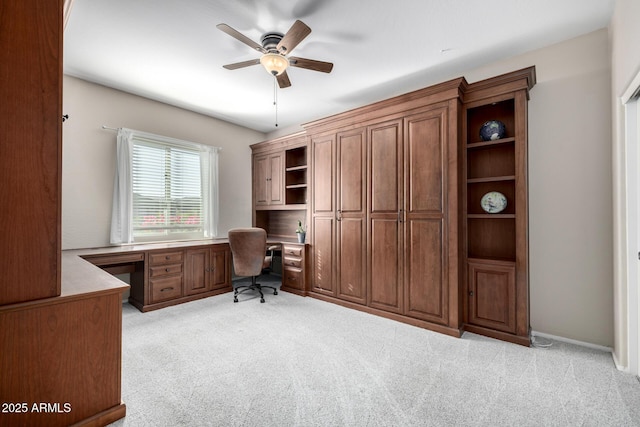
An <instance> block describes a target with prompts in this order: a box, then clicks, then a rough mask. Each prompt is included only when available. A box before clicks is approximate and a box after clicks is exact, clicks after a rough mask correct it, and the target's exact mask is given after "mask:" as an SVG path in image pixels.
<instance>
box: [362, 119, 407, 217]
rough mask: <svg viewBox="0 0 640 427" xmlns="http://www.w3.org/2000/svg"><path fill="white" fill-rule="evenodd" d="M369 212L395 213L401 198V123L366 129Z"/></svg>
mask: <svg viewBox="0 0 640 427" xmlns="http://www.w3.org/2000/svg"><path fill="white" fill-rule="evenodd" d="M369 159H370V160H369V162H370V163H369V164H370V174H369V182H370V183H371V193H370V194H371V210H370V211H371V212H372V213H383V212H389V213H392V214H394V215H395V214H396V213H397V212H398V210H399V209H400V200H402V191H401V189H402V187H401V185H402V173H403V172H402V139H401V136H400V122H398V121H397V122H392V123H390V124H385V125H383V126H380V127H376V128H373V129H371V130H370V131H369Z"/></svg>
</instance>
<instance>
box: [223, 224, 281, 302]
mask: <svg viewBox="0 0 640 427" xmlns="http://www.w3.org/2000/svg"><path fill="white" fill-rule="evenodd" d="M228 235H229V246H230V247H231V255H232V258H233V269H234V270H235V273H236V274H237V275H238V276H244V277H251V284H250V285H239V286H236V285H233V302H238V295H239V294H241V293H243V292H246V291H248V290H257V291H258V292H260V302H264V294H263V293H262V288H270V289H273V294H274V295H278V289H277V288H274V287H273V286H263V285H261V284H260V283H257V279H258V276H259V275H260V273H261V272H262V270H263V269H264V268H267V267H269V266H270V264H271V256H265V247H266V245H267V232H266V231H264V230H263V229H262V228H255V227H254V228H234V229H232V230H229V233H228ZM240 289H242V291H239V290H240Z"/></svg>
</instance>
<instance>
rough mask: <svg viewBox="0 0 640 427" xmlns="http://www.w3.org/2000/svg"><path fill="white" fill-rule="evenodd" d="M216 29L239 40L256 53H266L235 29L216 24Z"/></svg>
mask: <svg viewBox="0 0 640 427" xmlns="http://www.w3.org/2000/svg"><path fill="white" fill-rule="evenodd" d="M216 27H217V28H218V29H219V30H220V31H222V32H225V33H227V34H229V35H230V36H231V37H233V38H234V39H236V40H239V41H241V42H242V43H244V44H246V45H247V46H249V47H250V48H251V49H254V50H257V51H258V52H262V53H267V51H266V50H265V49H264V48H263V47H262V46H261V45H259V44H258V43H256V42H254V41H253V40H251V39H250V38H249V37H247V36H245V35H244V34H242V33H241V32H239V31H238V30H235V29H233V28H231V27H230V26H228V25H227V24H218V25H216Z"/></svg>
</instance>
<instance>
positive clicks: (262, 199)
mask: <svg viewBox="0 0 640 427" xmlns="http://www.w3.org/2000/svg"><path fill="white" fill-rule="evenodd" d="M268 175H269V158H268V157H267V156H260V157H256V158H255V159H254V161H253V191H254V196H253V197H254V198H255V204H256V205H266V204H268V202H269V195H268V193H267V183H268Z"/></svg>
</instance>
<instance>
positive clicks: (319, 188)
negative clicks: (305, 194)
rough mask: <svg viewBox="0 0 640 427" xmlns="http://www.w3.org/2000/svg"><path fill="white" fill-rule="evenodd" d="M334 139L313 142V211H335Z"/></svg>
mask: <svg viewBox="0 0 640 427" xmlns="http://www.w3.org/2000/svg"><path fill="white" fill-rule="evenodd" d="M333 141H334V140H333V138H327V139H322V140H317V141H313V209H314V212H331V211H333V177H334V175H335V174H334V164H333Z"/></svg>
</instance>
